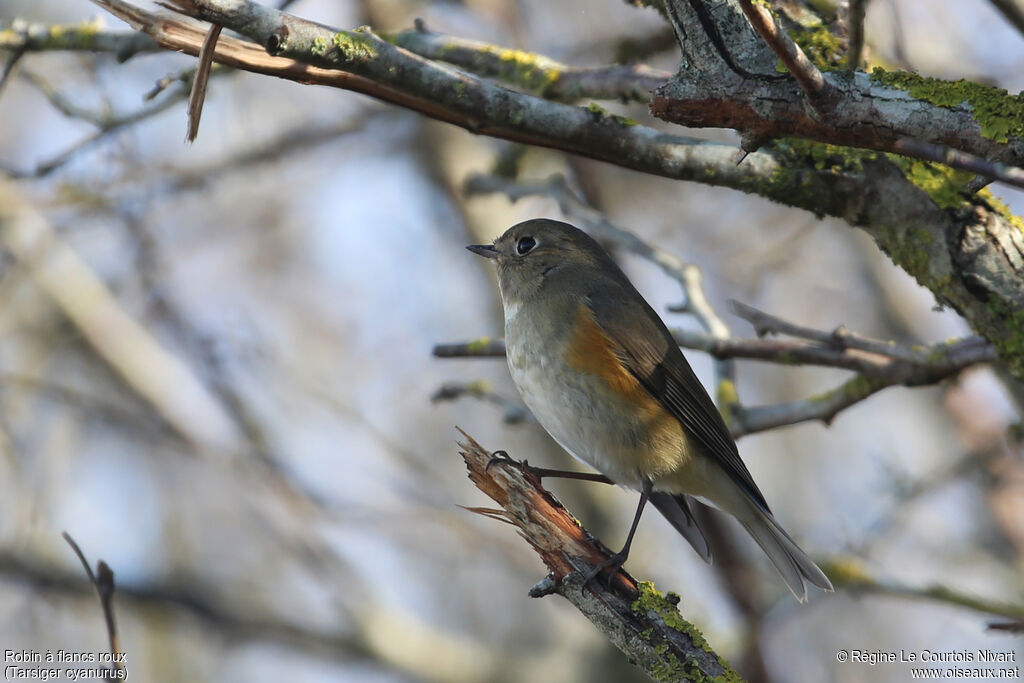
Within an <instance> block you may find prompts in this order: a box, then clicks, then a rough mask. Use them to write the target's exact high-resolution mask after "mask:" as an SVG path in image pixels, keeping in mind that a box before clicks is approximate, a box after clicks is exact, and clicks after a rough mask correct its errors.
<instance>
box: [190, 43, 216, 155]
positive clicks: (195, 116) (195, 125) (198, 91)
mask: <svg viewBox="0 0 1024 683" xmlns="http://www.w3.org/2000/svg"><path fill="white" fill-rule="evenodd" d="M222 28H223V27H222V26H221V25H220V24H210V30H209V31H207V32H206V38H205V39H204V40H203V47H202V48H201V49H200V50H199V64H197V65H196V73H195V76H193V77H192V91H191V92H190V93H189V95H188V130H187V131H186V133H185V141H186V142H190V143H191V142H195V140H196V136H197V135H199V119H200V118H201V117H202V115H203V103H204V102H206V88H207V86H208V85H209V83H210V67H211V66H213V56H214V54H215V53H216V51H217V39H218V38H219V37H220V32H221V29H222Z"/></svg>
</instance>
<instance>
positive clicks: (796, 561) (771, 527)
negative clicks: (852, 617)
mask: <svg viewBox="0 0 1024 683" xmlns="http://www.w3.org/2000/svg"><path fill="white" fill-rule="evenodd" d="M750 507H751V509H752V511H753V512H754V514H750V515H744V517H745V519H740V523H741V524H743V528H745V529H746V530H747V532H748V533H749V534H750V535H751V536H753V537H754V540H755V541H757V544H758V545H759V546H761V549H762V550H763V551H764V552H765V554H766V555H767V556H768V558H769V559H770V560H771V561H772V564H774V565H775V567H776V569H778V570H779V573H780V574H782V578H783V580H784V581H785V582H786V585H787V586H788V587H789V590H790V591H792V592H793V595H795V596H796V599H797V600H799V601H800V602H804V601H805V600H807V583H806V582H810V583H811V584H812V585H815V586H817V587H818V588H821V589H822V590H825V591H831V590H833V589H832V582H831V581H829V580H828V577H827V576H825V573H824V572H822V571H821V569H819V568H818V565H816V564H814V562H813V561H812V560H811V558H810V557H808V556H807V553H805V552H804V551H803V550H801V549H800V547H799V546H798V545H797V544H796V542H795V541H794V540H793V539H792V538H790V536H789V534H787V533H786V532H785V530H784V529H783V528H782V527H780V526H779V523H778V522H776V521H775V518H774V517H772V515H771V514H770V513H768V512H766V511H765V510H762V509H761V508H760V507H759V506H757V505H755V504H753V502H751V505H750Z"/></svg>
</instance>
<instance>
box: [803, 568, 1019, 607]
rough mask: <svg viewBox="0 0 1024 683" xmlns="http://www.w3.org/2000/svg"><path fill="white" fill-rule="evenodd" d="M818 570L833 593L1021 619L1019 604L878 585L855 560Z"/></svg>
mask: <svg viewBox="0 0 1024 683" xmlns="http://www.w3.org/2000/svg"><path fill="white" fill-rule="evenodd" d="M822 569H823V570H824V571H825V572H827V573H828V577H829V579H831V580H832V583H833V584H834V585H835V587H836V588H837V589H839V588H845V589H847V590H849V591H851V592H854V593H856V592H861V593H876V594H881V595H889V596H893V597H899V598H906V599H910V600H929V601H937V602H942V603H945V604H948V605H955V606H957V607H963V608H965V609H970V610H974V611H976V612H983V613H985V614H992V615H995V616H1000V617H1006V618H1009V619H1024V605H1021V604H1010V603H1005V602H997V601H995V600H986V599H984V598H980V597H977V596H975V595H968V594H966V593H961V592H960V591H957V590H955V589H952V588H948V587H946V586H941V585H933V586H924V587H921V588H914V587H912V586H907V585H904V584H900V583H895V582H888V581H879V580H878V579H875V578H874V577H872V576H870V575H869V574H868V572H867V570H866V569H865V568H864V566H863V564H862V563H861V562H860V561H859V560H857V559H855V558H844V559H836V560H832V561H830V562H828V563H826V564H823V565H822Z"/></svg>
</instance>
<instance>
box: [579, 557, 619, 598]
mask: <svg viewBox="0 0 1024 683" xmlns="http://www.w3.org/2000/svg"><path fill="white" fill-rule="evenodd" d="M624 564H626V555H625V554H623V553H621V552H618V553H615V554H614V555H612V556H610V557H608V558H607V559H605V560H604V561H603V562H601V563H600V564H598V565H597V566H596V567H594V568H593V569H591V570H590V571H589V572H588V573H587V575H586V576H584V577H583V586H582V588H581V590H586V588H587V586H589V585H590V582H591V581H593V580H594V579H596V578H597V577H598V576H600V574H601V572H603V571H604V570H606V569H610V570H611V571H609V572H608V576H607V578H605V580H604V587H605V589H608V590H610V589H611V587H612V579H614V578H615V575H616V574H618V573H619V570H621V569H622V565H624Z"/></svg>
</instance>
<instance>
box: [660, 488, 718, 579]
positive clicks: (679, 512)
mask: <svg viewBox="0 0 1024 683" xmlns="http://www.w3.org/2000/svg"><path fill="white" fill-rule="evenodd" d="M649 500H650V501H651V505H653V506H654V507H656V508H658V512H660V513H661V514H662V515H664V516H665V519H667V520H668V521H669V524H671V525H672V526H673V527H674V528H675V530H676V531H678V532H679V533H680V534H682V535H683V538H685V539H686V540H687V541H689V542H690V545H692V546H693V549H694V550H696V551H697V554H698V555H700V556H701V559H703V560H704V561H705V562H707V563H708V564H710V563H711V546H709V545H708V539H707V538H705V537H704V532H703V531H701V528H700V526H699V525H698V524H697V518H696V517H694V516H693V510H692V509H691V507H690V503H691V502H692V503H696V502H697V501H694V500H693V499H692V498H690V497H689V496H685V495H673V494H671V493H665V492H664V491H655V492H653V493H652V494H651V497H650V498H649Z"/></svg>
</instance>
